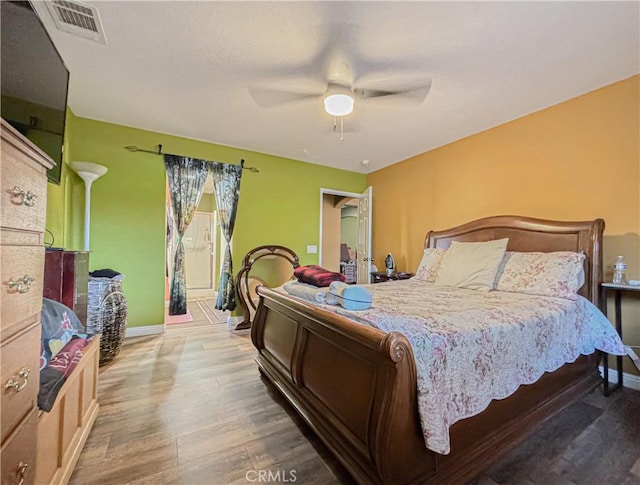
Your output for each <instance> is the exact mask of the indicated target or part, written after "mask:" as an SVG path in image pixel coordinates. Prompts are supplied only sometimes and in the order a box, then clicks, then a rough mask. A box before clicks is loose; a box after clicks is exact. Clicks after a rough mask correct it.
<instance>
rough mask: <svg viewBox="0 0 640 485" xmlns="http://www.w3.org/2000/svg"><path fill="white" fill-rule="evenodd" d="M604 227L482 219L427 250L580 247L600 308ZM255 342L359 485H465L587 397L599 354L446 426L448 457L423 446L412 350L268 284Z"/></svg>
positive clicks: (588, 293) (429, 242)
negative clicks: (459, 245) (478, 245)
mask: <svg viewBox="0 0 640 485" xmlns="http://www.w3.org/2000/svg"><path fill="white" fill-rule="evenodd" d="M603 231H604V221H603V220H602V219H596V220H594V221H586V222H558V221H546V220H540V219H531V218H524V217H515V216H498V217H490V218H485V219H480V220H477V221H474V222H470V223H468V224H465V225H462V226H459V227H455V228H453V229H449V230H445V231H431V232H429V233H428V234H427V237H426V240H425V247H428V248H447V247H449V245H450V244H451V242H452V241H463V242H476V241H488V240H493V239H501V238H505V237H508V238H509V244H508V248H507V249H508V250H509V251H540V252H552V251H583V252H584V253H585V255H586V260H585V285H584V286H583V287H582V288H581V290H580V294H581V295H582V296H585V297H586V298H588V299H589V300H590V301H591V302H593V303H594V304H595V305H596V306H598V307H599V306H600V301H599V298H600V297H599V292H598V287H599V284H600V282H601V280H602V254H601V245H602V235H603ZM257 292H258V294H259V295H260V302H259V305H258V309H257V312H256V315H255V319H254V322H253V325H252V330H251V338H252V341H253V343H254V345H255V347H256V348H257V349H258V357H257V359H256V361H257V363H258V366H259V369H260V372H261V373H262V374H263V375H264V376H266V377H267V378H268V379H269V380H270V381H271V382H272V383H273V384H274V385H275V386H276V387H277V388H278V389H279V391H280V392H281V393H282V394H283V395H284V396H285V397H286V398H287V400H288V401H289V402H290V403H291V404H292V405H293V406H294V408H295V409H296V410H297V412H298V413H299V414H300V415H301V416H302V417H303V418H304V420H305V421H306V422H307V423H308V424H309V426H310V427H311V428H312V429H313V430H314V431H315V432H316V433H317V434H318V436H319V437H320V438H321V439H322V440H323V441H324V443H325V444H326V445H327V446H328V447H329V449H331V451H332V452H333V453H334V454H335V456H336V457H337V458H338V459H339V460H340V461H341V462H342V464H343V465H344V466H345V467H346V468H347V470H348V471H349V472H350V473H351V475H352V476H353V477H354V478H355V480H356V481H357V482H359V483H375V484H394V485H401V484H411V483H420V484H460V483H465V482H467V481H468V480H470V479H472V478H473V477H474V476H475V475H477V474H478V473H480V472H481V471H482V470H484V469H486V468H487V467H488V466H489V465H490V464H491V463H493V462H495V461H496V460H497V459H498V458H500V457H501V456H503V455H504V454H505V453H507V452H508V451H509V450H511V449H513V448H514V447H515V446H516V445H518V444H519V443H520V442H522V441H523V440H524V439H525V438H526V437H528V436H529V435H530V434H531V433H532V432H533V431H534V430H535V428H536V427H537V426H539V425H540V423H542V422H543V421H544V420H546V419H548V418H549V417H551V416H552V415H554V414H555V413H557V412H559V411H560V410H562V409H564V408H565V407H567V406H568V405H569V404H571V403H573V402H574V401H576V400H578V399H579V398H581V397H582V396H583V395H584V394H586V393H587V392H589V391H591V390H592V389H593V388H594V387H596V386H597V385H598V384H599V383H601V378H600V375H599V373H598V370H597V366H598V361H599V359H600V352H596V353H594V354H592V355H589V356H581V357H580V358H579V359H578V360H577V361H576V362H574V363H571V364H565V365H564V366H562V367H561V368H560V369H558V370H556V371H555V372H552V373H546V374H544V375H543V376H542V378H540V379H539V380H538V381H537V382H535V383H533V384H531V385H526V386H521V387H520V388H519V389H518V391H516V393H514V394H512V395H511V396H509V397H508V398H506V399H503V400H494V401H492V403H491V404H490V405H489V407H488V408H487V409H486V410H485V411H483V412H482V413H480V414H478V415H476V416H473V417H471V418H468V419H464V420H462V421H459V422H457V423H455V424H454V425H453V426H452V427H451V428H450V438H451V453H450V454H448V455H440V454H438V453H435V452H432V451H430V450H428V449H427V448H426V447H425V443H424V438H423V434H422V430H421V426H420V421H419V417H418V407H417V397H416V368H415V364H414V358H413V353H412V349H411V345H410V344H409V342H408V340H407V339H406V338H405V337H404V336H403V335H402V334H400V333H397V332H391V333H384V332H382V331H380V330H378V329H375V328H372V327H367V326H364V325H361V324H358V323H355V322H353V321H351V320H349V319H347V318H345V317H341V316H339V315H337V314H335V313H332V312H328V311H325V310H322V309H320V308H319V307H316V306H314V305H312V304H310V303H305V302H303V301H301V300H298V299H295V298H291V297H289V296H287V295H284V294H282V293H279V292H276V291H273V290H270V289H269V288H267V287H264V286H262V287H258V289H257Z"/></svg>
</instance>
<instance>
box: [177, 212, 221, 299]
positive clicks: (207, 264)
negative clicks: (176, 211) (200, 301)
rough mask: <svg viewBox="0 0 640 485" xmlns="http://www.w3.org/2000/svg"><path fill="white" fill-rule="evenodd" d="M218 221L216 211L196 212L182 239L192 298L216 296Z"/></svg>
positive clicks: (188, 293) (188, 292)
mask: <svg viewBox="0 0 640 485" xmlns="http://www.w3.org/2000/svg"><path fill="white" fill-rule="evenodd" d="M216 222H217V221H216V213H215V212H196V214H195V216H194V217H193V220H192V221H191V224H189V227H187V230H186V232H185V234H184V238H183V239H182V242H183V244H184V251H185V255H184V257H185V270H186V271H185V273H186V277H187V296H188V299H190V300H193V299H196V298H213V296H214V282H215V274H216V257H215V256H216V237H215V236H216V228H217V224H216Z"/></svg>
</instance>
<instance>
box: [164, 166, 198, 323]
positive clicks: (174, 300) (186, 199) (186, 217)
mask: <svg viewBox="0 0 640 485" xmlns="http://www.w3.org/2000/svg"><path fill="white" fill-rule="evenodd" d="M164 165H165V167H166V168H167V177H168V179H169V193H170V199H171V215H172V217H173V226H174V228H175V237H174V238H173V241H174V243H175V244H174V247H175V257H174V264H173V272H172V274H171V292H170V297H169V315H184V314H185V313H187V279H186V275H185V269H184V246H183V245H182V238H183V236H184V233H185V231H186V230H187V227H188V226H189V224H190V223H191V220H192V219H193V216H194V214H195V212H196V209H197V207H198V203H199V202H200V197H202V193H203V192H204V182H205V180H206V179H207V173H208V172H209V162H207V161H205V160H198V159H196V158H189V157H180V156H178V155H165V156H164Z"/></svg>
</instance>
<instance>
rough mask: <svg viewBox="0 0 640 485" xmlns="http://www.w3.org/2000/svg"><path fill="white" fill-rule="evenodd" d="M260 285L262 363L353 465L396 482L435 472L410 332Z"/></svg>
mask: <svg viewBox="0 0 640 485" xmlns="http://www.w3.org/2000/svg"><path fill="white" fill-rule="evenodd" d="M258 293H259V294H260V296H261V304H260V305H259V307H258V312H257V313H256V316H255V319H254V322H253V326H252V331H251V337H252V340H253V343H254V345H255V346H256V348H257V349H258V351H259V355H258V357H257V362H258V365H259V367H260V370H261V371H262V373H263V374H265V375H266V377H267V378H268V379H269V380H270V381H271V382H273V384H275V385H276V387H277V388H278V389H279V390H280V392H282V394H284V396H285V397H286V398H287V399H288V400H289V401H290V402H291V403H292V404H293V406H294V407H295V408H296V410H297V411H298V412H299V414H300V415H301V416H302V417H303V418H304V419H305V421H306V422H307V423H308V424H309V425H310V426H311V428H313V429H314V431H315V432H316V433H317V434H318V435H319V436H320V437H321V439H322V440H323V441H324V442H325V444H326V445H327V446H328V447H329V448H330V449H331V450H332V451H333V452H334V453H335V455H336V456H337V457H338V458H339V459H340V460H341V461H342V463H343V464H344V466H345V467H346V468H347V469H348V470H349V472H350V473H351V474H352V475H353V476H354V477H355V478H356V479H357V480H358V481H359V482H361V483H394V484H404V483H412V482H414V481H415V480H416V479H417V478H418V477H423V478H424V477H428V476H429V475H432V474H434V473H435V454H433V453H430V452H427V450H426V449H425V447H424V438H423V437H422V432H421V430H420V428H419V424H418V423H419V417H418V409H417V399H416V369H415V364H414V358H413V353H412V350H411V346H410V344H409V342H408V341H407V340H406V338H405V337H404V336H403V335H401V334H399V333H395V332H392V333H389V334H385V333H383V332H381V331H379V330H377V329H374V328H371V327H367V326H364V325H358V324H353V323H350V322H348V321H345V319H343V318H341V317H339V316H337V315H334V314H333V313H331V312H327V311H324V310H319V309H313V310H310V308H309V307H308V306H307V305H304V304H301V303H300V302H298V301H297V300H294V299H292V298H289V297H288V296H286V295H282V294H280V293H277V292H274V291H272V290H269V289H268V288H266V287H260V288H259V289H258ZM399 438H400V439H399ZM416 450H421V453H420V455H416Z"/></svg>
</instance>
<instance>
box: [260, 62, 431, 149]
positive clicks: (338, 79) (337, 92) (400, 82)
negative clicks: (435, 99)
mask: <svg viewBox="0 0 640 485" xmlns="http://www.w3.org/2000/svg"><path fill="white" fill-rule="evenodd" d="M430 89H431V78H430V77H427V76H425V75H424V74H422V73H416V72H415V71H409V70H402V69H389V68H387V69H369V70H367V72H365V73H364V74H362V75H358V73H357V69H355V68H354V67H353V65H352V64H351V63H350V62H347V61H345V60H344V59H339V58H336V56H334V59H332V61H331V62H328V63H326V67H325V69H322V70H321V72H320V73H316V74H312V75H306V76H304V75H303V76H300V75H298V74H292V75H291V76H283V77H280V78H275V79H268V80H265V81H263V82H258V83H253V84H250V85H249V93H250V94H251V97H252V98H253V100H254V101H255V102H256V104H257V105H258V106H260V107H262V108H271V107H275V106H280V105H283V104H287V103H291V102H296V101H303V100H316V101H317V100H320V99H322V101H323V104H324V110H325V111H326V112H327V113H328V114H329V115H331V116H334V117H335V120H334V130H335V129H337V119H338V118H340V126H341V137H340V139H341V140H343V132H344V118H343V117H344V116H347V115H349V114H351V113H352V112H353V110H354V108H355V106H356V105H357V104H358V103H360V102H365V101H366V100H369V99H373V98H380V99H385V100H387V99H388V100H390V101H393V102H394V103H395V102H401V103H403V104H412V105H419V104H421V103H422V102H423V101H424V99H425V98H426V96H427V94H429V90H430Z"/></svg>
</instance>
